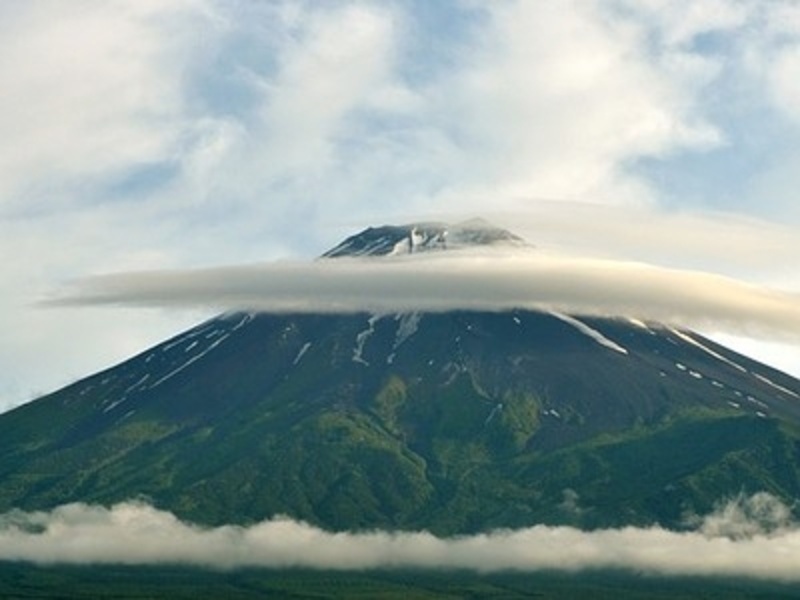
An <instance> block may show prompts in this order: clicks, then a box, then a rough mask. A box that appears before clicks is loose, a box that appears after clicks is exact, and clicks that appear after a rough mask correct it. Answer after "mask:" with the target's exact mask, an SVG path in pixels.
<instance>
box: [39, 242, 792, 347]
mask: <svg viewBox="0 0 800 600" xmlns="http://www.w3.org/2000/svg"><path fill="white" fill-rule="evenodd" d="M799 300H800V297H798V295H797V294H790V293H782V292H778V291H774V290H770V289H766V288H761V287H758V286H754V285H751V284H747V283H744V282H741V281H737V280H735V279H731V278H727V277H722V276H720V275H713V274H708V273H703V272H696V271H685V270H678V269H667V268H663V267H655V266H651V265H647V264H643V263H633V262H622V261H612V260H598V259H580V258H565V257H557V256H553V255H549V254H546V253H541V252H535V251H528V252H525V251H521V250H515V251H507V250H502V249H495V250H494V251H486V250H485V251H474V252H473V251H469V250H467V251H456V250H453V251H449V252H446V253H429V254H424V255H411V256H408V257H391V258H378V259H344V258H340V259H335V260H322V261H317V262H313V263H304V262H296V261H295V262H289V261H286V262H277V263H272V264H258V265H248V266H236V267H218V268H210V269H196V270H185V271H178V270H171V271H161V272H159V271H152V272H140V273H127V274H126V273H120V274H114V275H105V276H98V277H94V278H89V279H85V280H81V281H78V282H77V283H76V284H75V286H74V287H73V288H72V289H67V290H65V291H64V292H63V293H62V294H61V296H60V297H56V298H55V299H54V300H53V301H52V302H51V303H52V304H54V305H56V306H63V305H65V304H66V305H69V304H75V305H103V304H107V305H122V306H141V307H145V306H157V307H214V308H228V309H252V310H264V311H274V312H287V311H288V312H291V311H300V312H309V311H310V312H354V311H372V312H397V311H407V310H419V311H441V310H453V309H473V310H504V309H511V308H530V309H541V310H556V311H560V312H566V313H571V314H584V315H602V316H623V317H636V318H639V319H645V320H654V321H659V322H665V323H671V324H680V325H681V326H691V327H705V328H715V329H721V330H723V331H729V332H734V333H747V334H749V335H761V336H769V337H778V338H783V339H788V340H797V339H800V301H799Z"/></svg>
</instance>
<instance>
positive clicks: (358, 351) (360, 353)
mask: <svg viewBox="0 0 800 600" xmlns="http://www.w3.org/2000/svg"><path fill="white" fill-rule="evenodd" d="M380 318H381V316H380V315H372V316H371V317H370V318H369V319H368V320H367V324H368V325H369V326H368V327H367V328H366V329H365V330H364V331H361V332H359V333H358V334H357V335H356V345H355V347H354V348H353V362H355V363H361V364H362V365H364V366H366V367H368V366H369V362H367V361H366V360H364V345H365V344H366V343H367V340H368V339H369V338H370V337H371V336H372V334H373V333H375V323H377V322H378V320H379V319H380Z"/></svg>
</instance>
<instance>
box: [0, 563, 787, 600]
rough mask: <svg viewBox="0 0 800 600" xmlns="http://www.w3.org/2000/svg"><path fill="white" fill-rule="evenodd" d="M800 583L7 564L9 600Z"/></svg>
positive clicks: (575, 593)
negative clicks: (17, 599)
mask: <svg viewBox="0 0 800 600" xmlns="http://www.w3.org/2000/svg"><path fill="white" fill-rule="evenodd" d="M799 594H800V585H781V584H770V583H762V582H754V581H744V580H720V579H706V578H685V579H684V578H675V579H663V578H654V577H645V576H637V575H631V574H625V573H617V572H589V573H578V574H554V573H540V574H519V573H505V574H493V575H478V574H475V573H471V572H461V571H458V572H454V571H443V572H438V571H392V572H386V571H384V572H346V573H341V572H329V571H305V570H288V571H287V570H281V571H272V570H240V571H232V572H214V571H206V570H199V569H191V568H183V567H123V566H114V567H108V566H104V567H34V566H31V565H26V564H16V563H0V597H1V598H4V599H16V598H19V599H28V598H61V599H73V598H74V599H84V598H86V599H89V598H99V597H113V598H122V599H137V600H144V599H157V598H165V599H166V598H169V599H182V598H186V599H190V598H191V599H197V598H224V599H226V600H227V599H231V600H238V599H242V600H245V599H255V598H317V599H325V598H356V599H359V598H362V599H367V598H370V599H372V598H379V599H394V598H397V599H401V598H402V599H415V598H419V599H431V598H453V599H455V598H475V599H478V598H490V599H491V598H497V599H501V598H502V599H504V600H511V599H514V598H538V599H542V600H547V599H555V598H558V599H562V598H563V599H567V598H569V599H574V598H592V599H594V600H603V599H608V600H627V599H648V600H657V599H662V598H669V599H676V598H687V599H688V598H705V599H714V598H719V599H723V598H724V599H726V600H732V599H733V600H735V599H745V598H747V599H756V598H759V599H767V598H797V597H798V595H799Z"/></svg>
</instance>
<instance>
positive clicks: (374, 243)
mask: <svg viewBox="0 0 800 600" xmlns="http://www.w3.org/2000/svg"><path fill="white" fill-rule="evenodd" d="M496 245H503V246H526V245H527V243H526V242H525V240H523V239H522V238H521V237H519V236H517V235H515V234H513V233H511V232H510V231H508V230H506V229H502V228H500V227H496V226H494V225H492V224H491V223H489V222H488V221H486V220H484V219H481V218H474V219H469V220H468V221H463V222H461V223H455V224H448V223H441V222H427V223H426V222H419V223H409V224H407V225H383V226H380V227H368V228H367V229H365V230H363V231H361V232H360V233H357V234H355V235H352V236H350V237H348V238H347V239H346V240H344V241H343V242H342V243H340V244H339V245H337V246H335V247H334V248H332V249H330V250H328V251H327V252H325V253H324V254H323V255H322V256H323V257H324V258H340V257H343V256H393V255H400V254H416V253H418V252H430V251H436V250H448V249H454V248H465V247H472V246H496Z"/></svg>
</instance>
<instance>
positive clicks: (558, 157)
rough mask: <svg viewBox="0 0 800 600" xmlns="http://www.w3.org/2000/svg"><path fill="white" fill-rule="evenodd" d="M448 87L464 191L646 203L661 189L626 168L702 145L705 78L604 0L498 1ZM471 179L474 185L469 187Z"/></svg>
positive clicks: (445, 109) (705, 137)
mask: <svg viewBox="0 0 800 600" xmlns="http://www.w3.org/2000/svg"><path fill="white" fill-rule="evenodd" d="M486 11H487V14H488V26H487V27H486V29H485V31H482V32H481V37H480V39H479V40H478V43H476V45H475V49H474V50H473V51H472V52H471V53H469V54H468V55H467V57H466V58H465V63H466V66H465V67H464V68H463V69H462V70H461V71H459V72H457V73H456V74H455V75H454V76H453V78H452V81H451V82H449V84H448V86H447V89H448V91H449V93H448V94H446V95H444V94H443V95H442V96H441V97H440V98H441V100H442V108H441V110H442V113H444V114H446V115H447V116H449V119H446V120H445V122H446V123H447V126H448V127H449V128H450V132H451V133H452V135H453V138H454V139H458V140H464V141H465V142H466V145H465V146H464V147H463V148H458V149H456V150H455V152H456V153H461V160H462V161H463V162H462V163H461V164H460V165H459V167H458V168H459V169H460V173H459V175H460V177H459V180H458V182H457V183H455V184H454V185H453V187H454V188H455V191H454V192H453V195H452V196H449V197H448V199H450V200H453V201H455V200H454V198H455V197H456V196H458V195H459V194H464V193H465V192H466V193H469V192H471V193H476V194H478V195H483V196H484V197H492V196H494V195H496V194H500V195H516V196H527V197H534V198H537V197H538V198H542V197H543V198H571V199H581V200H600V201H603V202H605V203H628V204H630V203H633V204H641V203H642V202H647V201H649V200H652V199H653V198H654V194H653V189H652V188H651V186H650V185H649V184H648V183H647V182H646V181H645V180H644V179H641V178H638V177H637V176H636V175H635V174H634V173H633V172H632V171H630V170H628V168H627V166H628V164H629V162H630V161H634V160H636V159H637V158H641V157H645V156H661V155H664V154H666V153H669V152H673V151H677V150H679V149H691V148H705V147H707V146H708V145H710V144H715V143H716V142H717V133H716V132H715V131H714V129H713V128H712V127H711V126H710V125H709V124H708V123H706V122H704V121H703V120H702V119H701V118H700V117H699V116H698V115H699V113H698V112H697V111H696V108H697V107H696V101H697V98H696V97H694V94H696V92H697V91H698V89H697V88H698V87H699V86H700V83H703V82H704V81H705V77H700V80H701V81H700V82H699V83H698V82H697V81H695V79H697V77H696V76H695V75H692V74H691V73H689V72H687V71H686V70H685V69H682V68H676V66H675V65H673V68H672V69H666V68H664V65H663V64H662V63H660V57H659V56H657V55H653V54H652V53H651V50H650V48H649V47H648V40H647V30H646V28H645V27H644V26H643V24H642V23H641V22H640V21H638V20H636V19H635V18H629V17H626V16H625V15H624V14H622V13H616V14H614V13H613V12H612V11H611V10H610V9H609V8H608V4H607V3H602V2H561V3H546V2H538V3H537V2H519V3H498V4H493V5H490V6H489V7H488V8H487V9H486ZM471 188H472V189H471Z"/></svg>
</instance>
